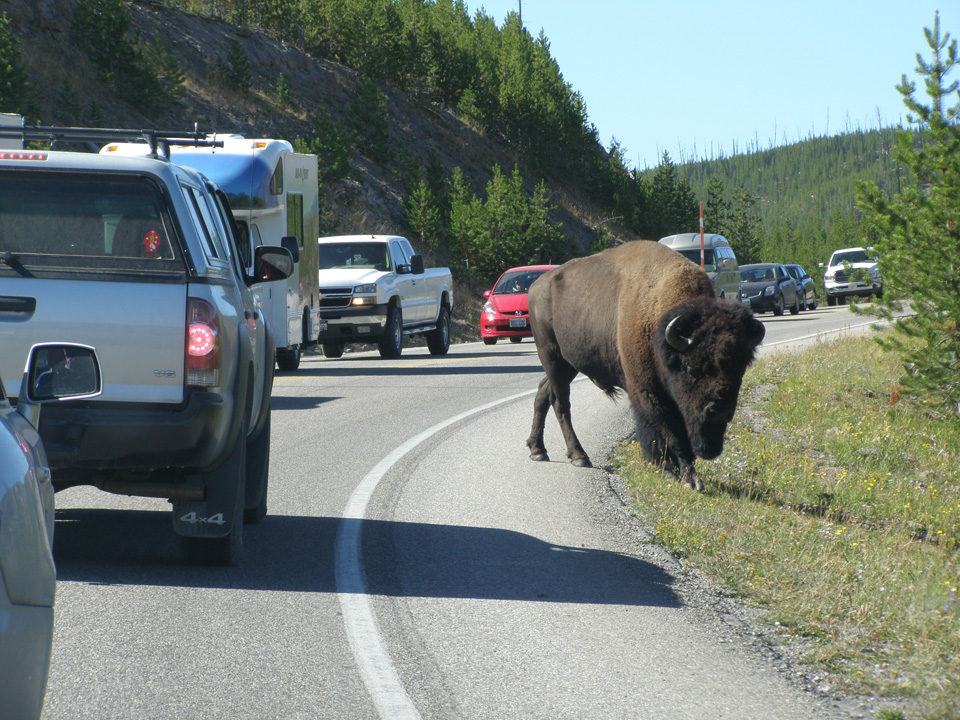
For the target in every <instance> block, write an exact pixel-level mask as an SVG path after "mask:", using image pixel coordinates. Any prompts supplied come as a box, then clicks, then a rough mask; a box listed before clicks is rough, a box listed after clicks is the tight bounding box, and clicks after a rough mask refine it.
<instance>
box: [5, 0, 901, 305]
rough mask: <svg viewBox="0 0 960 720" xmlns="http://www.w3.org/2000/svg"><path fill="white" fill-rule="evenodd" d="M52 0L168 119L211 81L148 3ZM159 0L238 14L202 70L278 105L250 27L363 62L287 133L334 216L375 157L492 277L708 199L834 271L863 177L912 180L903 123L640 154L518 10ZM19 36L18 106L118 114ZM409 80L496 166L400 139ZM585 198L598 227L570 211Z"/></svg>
mask: <svg viewBox="0 0 960 720" xmlns="http://www.w3.org/2000/svg"><path fill="white" fill-rule="evenodd" d="M51 1H52V2H56V3H59V4H60V5H63V6H65V7H67V8H69V13H66V14H67V15H68V16H69V17H70V37H71V39H72V41H73V42H74V43H75V45H76V47H77V48H79V50H80V51H82V52H83V53H84V54H85V55H86V57H87V58H88V60H89V62H90V63H91V64H92V65H93V67H94V68H95V69H96V73H97V76H98V77H99V79H100V80H101V82H102V84H103V85H104V86H105V87H106V88H107V89H108V90H109V91H111V92H112V94H113V96H114V98H115V99H117V98H119V99H122V100H123V102H125V103H127V104H129V105H132V106H133V107H134V108H135V109H136V111H137V112H138V113H140V114H142V116H143V117H145V118H147V119H148V120H152V121H153V122H155V123H159V124H165V123H166V124H169V123H170V120H169V118H171V117H176V116H177V111H178V108H179V107H181V104H182V102H183V95H184V88H185V86H186V85H189V84H191V81H192V82H193V84H197V83H198V80H197V79H196V78H192V77H191V72H194V68H192V67H188V65H187V63H185V62H181V61H180V60H178V57H177V55H176V53H175V52H173V51H172V50H171V47H172V46H171V45H170V44H169V43H168V41H169V40H170V38H164V37H162V36H160V35H156V36H149V35H148V34H145V33H142V32H141V30H140V28H137V27H134V26H133V23H132V21H131V13H132V12H133V10H134V6H135V5H137V4H136V3H131V2H128V1H127V0H72V1H71V0H51ZM160 5H161V6H166V7H169V8H172V9H176V10H177V11H179V12H181V13H187V14H188V15H189V16H193V17H195V18H197V19H198V20H199V19H201V18H202V19H204V20H207V21H210V20H215V21H217V22H219V23H221V24H223V25H225V26H226V27H227V28H228V32H229V35H230V37H231V38H232V39H231V40H230V41H229V45H228V48H227V50H226V51H225V52H223V53H220V54H214V55H213V56H212V57H211V58H210V59H211V61H212V62H211V66H210V68H209V72H208V74H207V76H206V77H204V78H203V82H205V83H209V82H211V81H212V82H213V83H215V84H216V85H217V86H218V88H219V90H218V93H219V94H218V95H217V97H216V99H219V100H222V101H227V100H229V101H233V102H234V103H241V104H242V103H249V102H250V101H251V100H256V101H257V102H259V103H260V104H261V105H262V104H263V103H264V99H266V102H267V103H268V104H269V107H268V110H269V108H270V107H272V108H274V109H275V111H276V112H277V113H278V114H279V113H281V112H283V111H287V110H289V109H290V107H291V106H292V105H293V101H292V100H291V89H290V88H291V84H292V80H293V78H291V77H288V76H286V75H284V74H283V73H282V72H280V73H276V72H275V71H272V70H271V69H270V68H264V67H259V66H258V65H257V59H256V58H255V57H253V56H252V55H251V53H250V51H249V50H248V49H247V46H245V44H244V43H243V42H241V40H242V39H243V38H244V37H246V36H249V35H250V34H251V33H256V34H262V35H264V36H266V37H269V38H270V39H272V40H273V41H276V42H279V43H282V46H283V47H287V46H290V47H295V48H297V49H298V50H299V51H301V52H303V53H305V54H307V55H308V56H310V57H313V58H317V59H319V60H322V61H324V62H327V63H335V64H337V65H340V66H344V67H345V68H347V69H349V71H351V72H352V73H354V76H353V77H354V78H355V81H354V82H353V85H352V90H351V93H352V94H351V99H350V102H349V106H348V107H347V108H346V110H345V111H343V112H339V113H337V112H334V111H333V109H332V108H331V107H330V106H329V104H325V102H324V99H323V98H322V97H318V98H317V99H316V102H315V104H314V106H312V107H309V108H298V109H297V110H298V112H300V114H301V115H305V116H306V122H300V123H299V124H293V123H286V127H287V133H288V139H290V140H291V142H294V144H295V146H296V147H297V148H298V149H299V150H301V151H306V152H312V153H315V154H317V155H318V156H319V158H320V161H321V167H322V168H323V177H322V188H321V190H322V197H324V198H326V199H327V202H328V207H327V208H326V210H327V220H328V223H327V225H328V229H329V230H331V232H333V231H336V232H340V231H343V232H353V231H361V230H362V231H366V230H367V228H360V227H343V226H342V225H339V224H338V219H337V210H336V208H335V207H334V205H335V198H337V197H338V195H339V194H342V191H343V188H344V187H346V186H347V185H348V184H349V183H351V182H353V181H355V180H356V178H357V171H358V167H360V166H364V165H368V164H373V165H376V166H378V167H380V168H381V169H382V170H383V172H384V173H386V174H387V175H389V176H390V177H391V178H392V179H393V181H395V182H396V184H397V185H398V186H399V193H400V194H401V195H402V208H401V212H400V213H399V214H398V215H397V216H396V217H395V218H394V221H395V224H396V225H397V227H395V228H393V231H396V232H404V233H407V234H408V235H410V237H411V238H413V239H414V240H415V241H419V243H420V244H421V245H422V246H423V247H424V249H425V250H427V251H428V252H430V253H433V254H435V255H436V256H437V259H439V260H442V261H444V262H447V263H448V264H450V265H451V266H452V267H453V268H454V269H455V270H459V271H460V274H461V276H462V278H463V279H464V280H467V281H468V282H471V283H473V282H475V283H477V284H479V285H481V286H482V285H485V284H488V283H490V282H492V280H493V279H494V278H495V277H496V275H497V274H498V273H499V272H500V271H502V270H503V269H505V268H506V267H507V266H509V265H511V264H520V263H524V262H560V261H562V260H565V259H567V258H568V257H571V256H574V255H580V254H585V253H588V252H592V251H596V250H600V249H602V248H604V247H606V246H608V245H610V244H614V243H617V242H621V241H625V240H630V239H635V238H645V239H653V240H656V239H658V238H660V237H663V236H665V235H669V234H673V233H677V232H690V231H696V230H697V228H698V227H699V217H698V216H699V205H700V204H701V203H702V204H703V209H704V216H705V230H706V231H707V232H716V233H720V234H723V235H725V236H726V237H727V238H728V239H729V240H730V241H731V244H732V245H733V247H734V250H735V251H736V253H737V256H738V258H739V260H740V262H741V264H745V263H748V262H758V261H779V262H798V263H800V264H802V265H803V266H804V267H805V269H806V270H807V271H808V272H809V273H810V274H811V275H813V276H814V277H817V276H818V273H817V267H816V266H817V263H818V262H824V261H826V259H827V257H828V256H829V253H830V252H831V251H832V250H833V249H835V248H838V247H846V246H851V245H860V244H870V242H871V239H870V237H869V233H867V231H866V230H865V229H864V228H862V227H861V224H860V209H859V208H858V207H857V201H856V188H855V184H856V182H857V181H858V180H860V181H867V182H871V183H874V184H875V185H876V186H877V187H878V188H879V189H880V191H881V192H883V193H886V194H887V195H888V196H889V195H890V194H893V193H896V192H897V191H898V189H899V188H900V187H902V185H903V183H905V182H908V181H909V179H908V178H906V177H905V171H904V169H903V168H902V167H901V166H900V165H899V164H898V163H897V162H896V161H895V160H893V158H892V156H891V152H890V150H891V146H892V145H893V144H895V142H896V140H895V135H896V130H895V129H894V128H875V129H861V128H856V129H852V130H849V129H848V131H847V132H844V133H842V134H840V135H837V136H834V137H813V136H811V137H808V138H806V139H804V140H801V141H798V142H796V143H793V144H784V145H781V146H777V147H771V148H769V149H760V148H756V147H753V148H748V149H747V152H744V153H738V154H734V155H732V156H729V157H719V158H711V159H709V160H708V159H698V158H684V160H683V162H682V163H680V164H676V163H675V162H674V161H673V160H672V159H671V157H670V156H669V154H667V153H664V154H663V156H662V158H661V159H660V162H659V164H658V166H657V167H656V168H652V169H643V170H641V169H639V168H636V167H630V166H629V164H628V163H627V161H626V159H625V158H626V152H625V149H623V148H621V147H620V146H619V144H618V143H617V142H616V141H615V140H614V141H613V142H612V143H611V144H610V145H609V147H604V146H603V145H602V144H601V142H600V140H599V138H598V133H597V130H596V128H595V127H594V126H593V125H591V124H590V123H589V122H588V119H587V118H588V115H587V108H586V106H585V104H584V100H583V98H582V96H581V95H580V94H579V93H578V92H577V91H576V89H575V88H573V87H571V86H570V84H569V83H567V82H566V81H565V80H564V78H563V74H562V72H561V68H560V67H559V65H558V64H557V62H556V60H555V59H554V58H553V57H552V55H551V52H550V42H549V39H548V38H547V37H546V36H545V35H544V34H543V33H542V32H541V33H539V34H538V35H536V36H533V35H532V34H531V33H530V32H529V31H528V29H527V28H526V27H524V26H523V24H522V22H521V20H520V17H519V15H518V14H516V13H510V14H509V15H508V16H507V17H506V18H505V19H503V20H502V21H501V22H500V23H499V24H498V22H497V21H496V20H495V19H494V18H492V17H491V16H489V15H488V14H486V13H485V11H484V10H483V9H482V7H481V8H480V9H478V10H475V11H473V12H471V10H470V9H469V8H468V5H467V3H466V2H464V0H160ZM20 31H22V27H21V28H20ZM225 34H226V33H225ZM0 56H2V57H0V68H4V71H3V73H2V74H0V106H2V107H0V110H3V111H5V112H10V111H18V112H22V113H24V114H26V115H27V116H28V120H29V121H30V122H38V123H50V124H57V123H62V124H82V123H89V124H101V125H106V126H110V125H111V124H116V123H117V120H116V118H115V117H111V113H110V112H109V111H104V109H103V108H101V107H100V106H98V105H96V104H95V103H94V102H93V101H91V102H89V104H87V105H86V106H84V104H83V103H82V102H81V101H80V100H79V97H78V93H77V92H75V91H74V90H73V88H72V87H71V86H70V84H69V81H67V80H64V81H63V84H62V86H61V87H60V89H59V93H58V100H59V102H58V103H57V105H56V110H55V111H52V112H51V111H49V110H46V111H45V110H42V109H38V108H37V107H34V106H32V105H31V103H30V102H29V98H30V97H31V93H30V77H29V73H25V72H24V71H23V67H24V64H23V62H22V58H21V57H20V54H19V46H18V27H17V24H16V23H12V22H11V21H10V19H9V18H8V17H7V16H6V14H4V15H3V18H2V23H0ZM264 77H266V78H267V82H268V83H269V84H268V85H267V86H266V87H264V81H263V78H264ZM895 80H896V79H895V78H891V84H893V83H894V82H895ZM395 93H402V94H403V95H404V96H405V97H407V98H410V99H411V101H412V102H413V103H415V104H416V105H417V106H418V107H420V108H427V109H429V108H436V109H438V110H442V111H444V112H448V113H450V114H451V115H453V116H455V117H456V118H458V120H459V121H460V122H462V123H464V124H465V125H466V126H468V127H469V128H471V129H472V130H473V131H476V132H478V133H479V134H481V135H482V136H483V137H484V138H487V139H489V140H491V141H494V142H496V143H497V144H498V145H499V146H500V147H502V148H505V153H502V154H501V156H500V157H499V158H497V159H496V160H491V161H490V162H489V163H488V165H487V166H486V168H485V172H484V173H483V177H482V179H478V178H477V176H476V174H475V173H474V174H473V175H469V176H468V175H467V174H465V172H464V170H463V169H461V167H460V165H461V161H460V158H458V157H457V156H456V155H455V154H453V153H449V152H447V153H443V152H437V148H435V147H434V148H431V150H430V153H429V155H428V156H426V157H415V156H412V155H411V154H410V153H409V152H407V151H405V149H404V148H398V147H397V145H398V144H397V142H396V136H397V133H402V130H401V129H399V128H398V127H397V120H396V118H395V114H396V111H395V109H394V104H393V101H392V100H390V98H392V97H393V95H394V94H395ZM50 115H53V117H51V116H50ZM280 127H281V128H282V127H284V124H280ZM918 137H919V136H918ZM571 216H573V217H575V218H577V219H578V221H579V222H580V224H581V225H585V230H582V229H581V230H579V231H577V232H573V231H571V227H572V223H571V222H570V217H571Z"/></svg>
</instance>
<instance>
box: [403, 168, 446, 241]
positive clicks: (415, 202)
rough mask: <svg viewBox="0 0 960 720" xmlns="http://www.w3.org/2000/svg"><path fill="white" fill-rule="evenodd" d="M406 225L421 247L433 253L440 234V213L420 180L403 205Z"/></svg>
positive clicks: (430, 193)
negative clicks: (405, 212)
mask: <svg viewBox="0 0 960 720" xmlns="http://www.w3.org/2000/svg"><path fill="white" fill-rule="evenodd" d="M404 206H405V209H406V211H407V225H409V226H410V229H411V230H412V231H413V233H414V235H415V236H416V238H417V240H418V241H419V244H420V246H421V247H424V248H426V249H427V250H429V251H435V250H436V249H437V246H438V239H439V234H440V211H439V209H438V208H437V201H436V198H434V195H433V192H432V191H431V190H430V187H429V186H428V185H427V183H426V181H424V180H421V181H420V183H419V184H418V185H417V186H416V188H414V190H413V192H412V193H411V194H410V195H408V196H407V199H406V202H405V203H404Z"/></svg>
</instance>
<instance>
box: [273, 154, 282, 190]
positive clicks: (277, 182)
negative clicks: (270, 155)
mask: <svg viewBox="0 0 960 720" xmlns="http://www.w3.org/2000/svg"><path fill="white" fill-rule="evenodd" d="M270 194H271V195H282V194H283V158H280V159H279V160H277V167H276V169H275V170H274V171H273V177H272V178H270Z"/></svg>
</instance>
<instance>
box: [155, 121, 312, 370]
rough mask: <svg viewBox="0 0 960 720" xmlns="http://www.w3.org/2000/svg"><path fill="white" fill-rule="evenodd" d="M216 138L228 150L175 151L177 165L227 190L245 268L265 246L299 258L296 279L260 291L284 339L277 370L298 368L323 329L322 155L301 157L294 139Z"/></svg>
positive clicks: (172, 149) (272, 324) (272, 323)
mask: <svg viewBox="0 0 960 720" xmlns="http://www.w3.org/2000/svg"><path fill="white" fill-rule="evenodd" d="M211 137H213V136H211ZM215 139H217V140H222V141H223V147H222V148H195V147H186V146H175V145H174V146H171V147H170V160H171V161H172V162H175V163H177V164H178V165H186V166H189V167H192V168H196V169H197V170H199V171H200V172H202V173H203V174H204V175H206V176H207V177H208V178H210V179H211V180H213V181H214V182H215V183H217V185H219V186H220V187H221V188H223V190H224V192H225V193H226V194H227V197H228V199H229V201H230V209H231V210H233V215H234V217H235V218H236V220H237V224H238V225H239V226H240V230H241V233H242V234H243V235H244V236H245V238H244V239H245V240H248V242H247V243H246V245H247V249H246V251H245V252H244V255H245V257H243V262H244V263H246V264H250V263H252V261H253V252H254V250H255V249H256V248H257V247H258V246H260V245H282V246H284V247H286V248H287V249H289V250H290V251H291V253H292V254H293V256H294V260H295V261H296V264H295V269H294V272H293V275H291V276H290V277H289V278H288V279H286V280H278V281H276V282H271V283H264V284H263V285H261V286H255V287H254V293H255V295H257V296H258V299H259V302H260V307H261V312H262V313H263V316H264V317H265V318H266V320H267V322H268V323H269V324H270V327H271V328H272V329H273V332H274V334H275V335H276V339H277V366H278V367H279V368H280V369H281V370H296V369H297V368H298V367H299V366H300V357H301V353H302V351H303V350H304V349H305V348H308V347H312V346H314V345H316V344H317V337H318V334H319V332H320V322H319V311H320V297H319V289H318V287H317V271H318V266H317V237H318V236H319V234H320V208H319V196H318V185H317V157H316V155H301V154H299V153H295V152H293V147H292V146H291V145H290V143H288V142H287V141H286V140H269V139H252V140H251V139H247V138H244V137H241V136H238V135H227V136H223V135H218V136H216V138H215ZM305 240H307V241H308V242H304V241H305Z"/></svg>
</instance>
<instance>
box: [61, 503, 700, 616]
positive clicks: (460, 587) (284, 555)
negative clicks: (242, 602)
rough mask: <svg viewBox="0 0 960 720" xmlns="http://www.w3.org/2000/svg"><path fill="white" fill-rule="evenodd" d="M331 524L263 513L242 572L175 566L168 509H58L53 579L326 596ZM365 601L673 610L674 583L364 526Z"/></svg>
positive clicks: (549, 549)
mask: <svg viewBox="0 0 960 720" xmlns="http://www.w3.org/2000/svg"><path fill="white" fill-rule="evenodd" d="M357 522H360V521H358V520H341V519H340V518H332V517H296V516H269V515H268V516H267V518H266V519H265V520H264V521H263V522H262V523H261V524H259V525H254V526H250V525H248V526H245V527H244V548H243V560H242V563H241V565H239V566H238V567H232V568H198V567H192V566H188V565H184V564H182V563H181V561H180V559H179V556H178V539H177V537H176V536H175V535H174V533H173V531H172V528H171V521H170V514H169V512H159V511H158V512H151V511H129V510H100V509H97V510H94V509H89V510H88V509H70V510H59V511H57V523H56V534H55V541H54V557H55V559H56V563H57V573H58V579H59V580H60V581H61V582H83V583H86V584H92V585H98V584H102V585H144V586H171V587H194V588H229V589H240V590H275V591H282V592H287V591H295V592H316V593H334V592H336V591H337V588H336V582H335V577H334V556H335V550H334V548H335V540H336V535H337V531H338V530H339V529H340V527H341V523H357ZM361 538H362V539H361V543H362V551H363V555H364V558H365V568H364V569H365V571H366V575H367V594H369V595H381V596H388V597H431V598H464V599H467V598H469V599H486V600H520V601H539V602H554V603H586V604H596V605H628V606H647V605H652V606H661V607H679V606H680V605H681V603H680V600H679V598H678V596H677V595H676V593H675V592H674V591H673V589H672V583H673V578H672V576H671V575H669V574H668V573H667V572H665V571H664V570H663V569H661V568H660V567H658V566H656V565H653V564H651V563H648V562H646V561H644V560H641V559H639V558H636V557H632V556H630V555H625V554H621V553H616V552H609V551H606V550H598V549H592V548H579V547H566V546H563V545H555V544H552V543H548V542H544V541H542V540H540V539H538V538H536V537H533V536H531V535H527V534H524V533H519V532H515V531H512V530H504V529H498V528H480V527H468V526H458V525H433V524H424V523H407V522H385V521H372V520H366V521H363V522H362V526H361Z"/></svg>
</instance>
